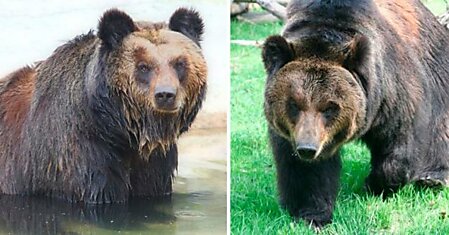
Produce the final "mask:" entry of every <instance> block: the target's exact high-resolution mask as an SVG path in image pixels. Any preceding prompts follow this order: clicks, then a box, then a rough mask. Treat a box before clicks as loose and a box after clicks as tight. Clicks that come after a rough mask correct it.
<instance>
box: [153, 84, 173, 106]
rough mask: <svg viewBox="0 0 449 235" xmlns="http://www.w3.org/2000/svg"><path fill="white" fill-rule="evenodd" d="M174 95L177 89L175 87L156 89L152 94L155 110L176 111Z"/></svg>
mask: <svg viewBox="0 0 449 235" xmlns="http://www.w3.org/2000/svg"><path fill="white" fill-rule="evenodd" d="M176 94H177V89H176V88H175V87H171V86H159V87H156V89H155V92H154V100H155V103H156V108H157V109H159V110H161V111H176V110H177V109H178V107H177V105H176Z"/></svg>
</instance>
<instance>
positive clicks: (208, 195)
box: [0, 129, 226, 235]
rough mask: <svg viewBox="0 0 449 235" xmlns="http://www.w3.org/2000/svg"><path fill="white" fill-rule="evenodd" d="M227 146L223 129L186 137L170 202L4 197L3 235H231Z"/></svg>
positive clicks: (1, 197) (0, 227)
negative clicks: (87, 202) (102, 202)
mask: <svg viewBox="0 0 449 235" xmlns="http://www.w3.org/2000/svg"><path fill="white" fill-rule="evenodd" d="M198 143H201V145H198ZM225 143H226V130H221V129H220V130H208V131H192V132H191V133H189V134H188V135H186V136H183V137H182V138H181V140H180V143H179V148H180V156H179V168H178V176H177V177H176V179H175V184H174V191H175V192H174V194H173V195H172V196H169V197H164V198H151V199H131V200H130V201H129V202H128V203H126V204H112V205H111V204H107V205H85V204H82V203H80V204H71V203H68V202H64V201H58V200H55V199H48V198H41V197H26V196H10V195H0V234H158V235H161V234H211V233H213V234H226V144H225Z"/></svg>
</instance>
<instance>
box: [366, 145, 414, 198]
mask: <svg viewBox="0 0 449 235" xmlns="http://www.w3.org/2000/svg"><path fill="white" fill-rule="evenodd" d="M371 155H372V158H371V172H370V174H369V175H368V177H367V178H366V181H365V187H366V189H367V190H368V191H370V192H372V193H374V194H375V195H381V194H383V196H384V197H388V196H390V195H391V194H392V193H394V192H396V191H397V190H398V189H399V188H401V187H402V186H404V185H405V184H406V183H408V182H409V181H410V176H411V171H412V170H411V169H412V168H413V167H412V166H410V165H411V163H410V162H409V161H407V159H406V158H405V157H404V155H400V154H388V155H383V156H382V157H379V155H376V154H375V153H374V154H373V153H372V154H371Z"/></svg>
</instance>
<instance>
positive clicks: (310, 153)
mask: <svg viewBox="0 0 449 235" xmlns="http://www.w3.org/2000/svg"><path fill="white" fill-rule="evenodd" d="M317 150H318V148H317V147H316V146H315V145H312V144H300V145H298V146H297V147H296V151H297V152H298V154H299V157H301V158H304V159H309V160H311V159H313V158H314V157H315V154H316V152H317Z"/></svg>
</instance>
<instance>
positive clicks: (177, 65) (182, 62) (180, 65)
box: [172, 58, 187, 81]
mask: <svg viewBox="0 0 449 235" xmlns="http://www.w3.org/2000/svg"><path fill="white" fill-rule="evenodd" d="M172 66H173V68H174V69H175V71H176V74H177V75H178V78H179V80H180V81H183V80H184V79H185V78H186V76H187V61H186V59H185V58H178V59H177V60H175V61H174V62H173V64H172Z"/></svg>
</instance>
